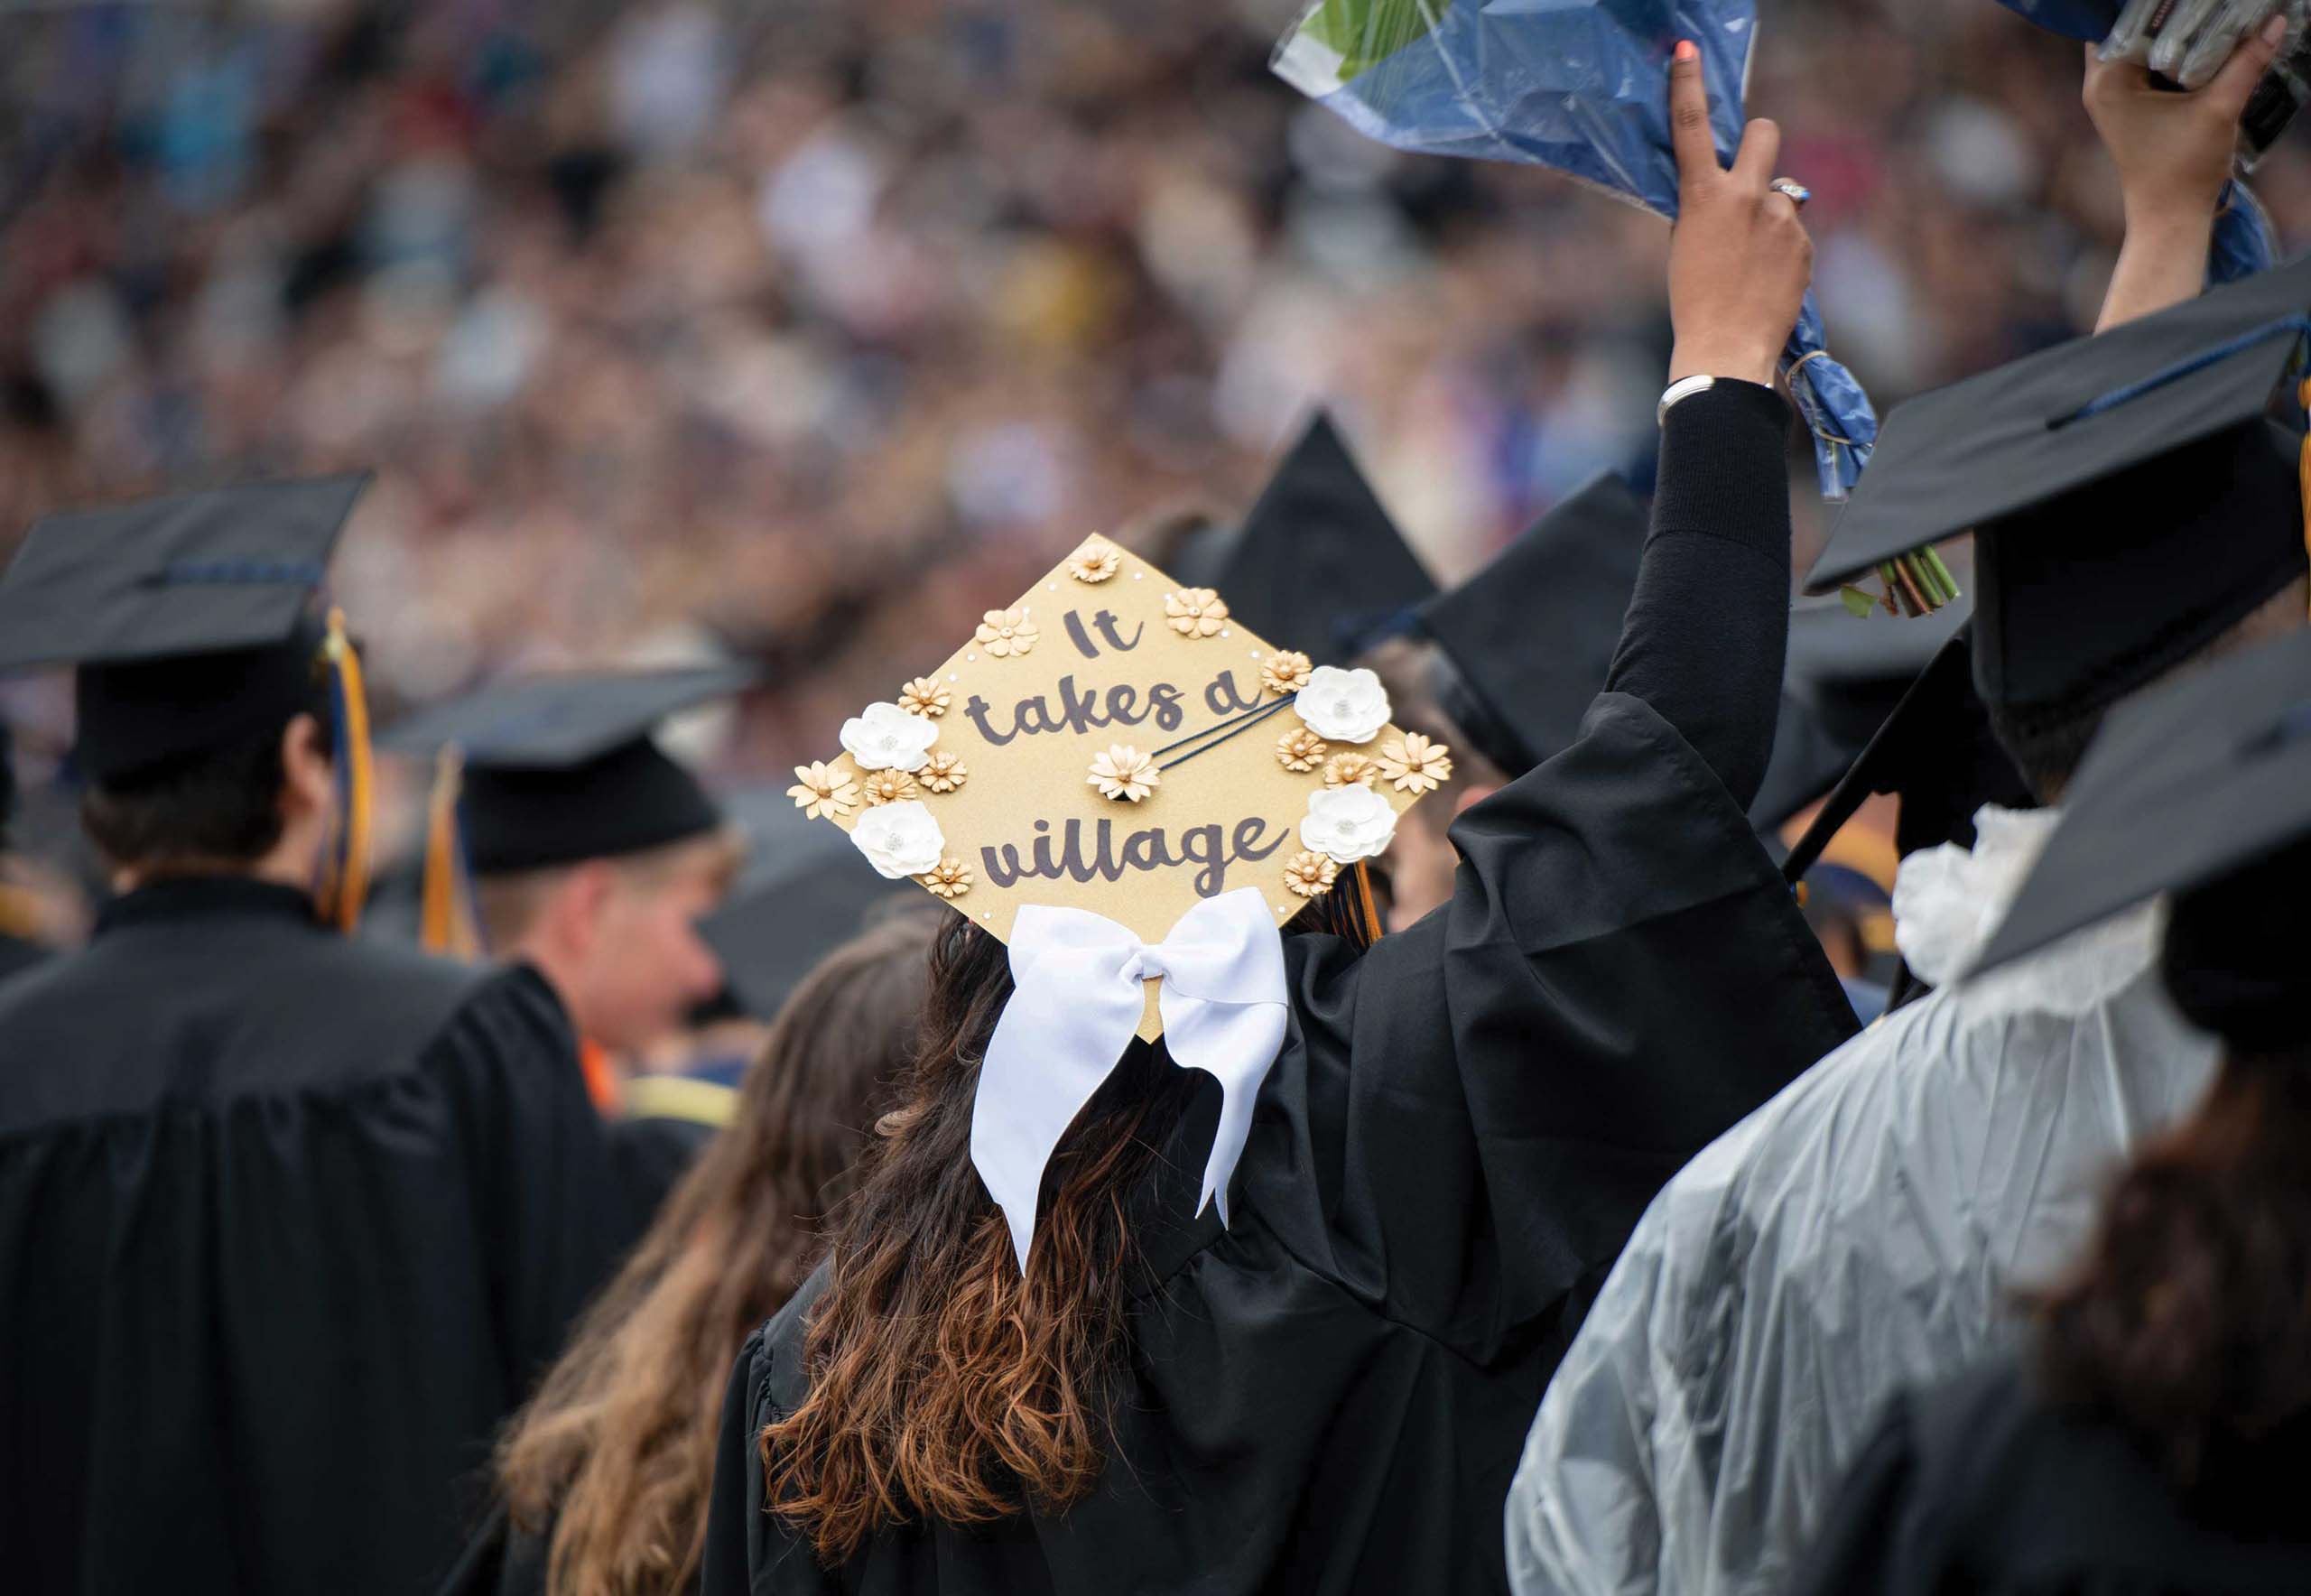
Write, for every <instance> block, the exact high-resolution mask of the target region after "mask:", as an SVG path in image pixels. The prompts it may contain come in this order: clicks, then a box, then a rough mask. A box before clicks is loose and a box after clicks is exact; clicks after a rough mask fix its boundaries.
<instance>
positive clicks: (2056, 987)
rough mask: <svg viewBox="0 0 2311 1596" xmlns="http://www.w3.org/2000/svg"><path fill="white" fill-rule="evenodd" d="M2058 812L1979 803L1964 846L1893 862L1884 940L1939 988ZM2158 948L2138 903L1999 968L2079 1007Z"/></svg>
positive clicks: (1976, 941) (1963, 962)
mask: <svg viewBox="0 0 2311 1596" xmlns="http://www.w3.org/2000/svg"><path fill="white" fill-rule="evenodd" d="M2061 820H2062V814H2061V812H2060V811H2059V810H2055V809H2038V810H2028V811H2024V810H2012V809H2001V808H1999V807H1998V806H1997V805H1995V804H1985V805H1984V806H1983V807H1982V809H1981V810H1979V811H1977V812H1975V815H1974V846H1973V848H1972V850H1968V849H1963V848H1960V847H1958V846H1957V845H1956V844H1954V843H1944V844H1943V845H1942V846H1941V847H1939V848H1928V849H1919V850H1918V851H1917V852H1916V853H1914V854H1912V855H1910V856H1909V858H1906V859H1904V860H1903V861H1902V863H1901V868H1900V869H1899V870H1898V872H1896V875H1895V877H1894V941H1895V943H1896V945H1897V946H1898V947H1899V948H1900V949H1901V951H1902V958H1903V959H1904V960H1905V961H1907V963H1908V965H1909V967H1910V969H1911V970H1914V971H1915V972H1916V973H1917V976H1918V978H1919V979H1922V980H1925V981H1926V982H1928V983H1929V984H1931V985H1933V986H1936V987H1944V986H1948V985H1950V984H1951V983H1952V982H1954V981H1955V980H1957V979H1960V978H1961V977H1963V975H1964V974H1965V972H1966V971H1967V970H1971V969H1972V967H1973V964H1974V961H1975V960H1977V959H1979V958H1980V957H1981V956H1982V951H1983V949H1984V948H1986V947H1987V946H1988V945H1989V942H1990V939H1991V935H1992V933H1995V932H1996V931H1997V930H1998V928H1999V925H2000V923H2001V922H2003V921H2004V919H2005V918H2006V911H2007V908H2008V906H2009V905H2011V904H2012V903H2013V901H2014V896H2015V894H2016V893H2018V892H2019V891H2020V890H2021V886H2022V881H2023V877H2026V876H2028V874H2029V871H2030V867H2031V866H2033V865H2034V864H2036V863H2037V859H2038V855H2039V853H2040V852H2041V851H2043V850H2044V849H2045V848H2046V840H2047V839H2048V838H2049V837H2051V836H2052V835H2053V834H2054V830H2055V827H2056V825H2058V824H2059V823H2060V822H2061ZM2157 951H2158V911H2157V909H2156V907H2155V905H2143V906H2141V907H2140V908H2138V909H2134V910H2130V911H2129V912H2128V913H2126V914H2121V915H2118V916H2117V917H2115V918H2113V919H2111V920H2109V921H2106V922H2104V923H2102V924H2100V925H2096V926H2092V927H2089V928H2088V929H2086V930H2084V931H2081V932H2078V933H2074V934H2073V935H2071V936H2067V937H2065V938H2064V939H2062V940H2061V941H2060V942H2056V943H2054V944H2053V945H2052V946H2050V947H2048V948H2046V950H2045V951H2042V952H2039V953H2036V954H2033V955H2032V956H2030V957H2029V958H2028V959H2022V960H2017V961H2016V962H2015V963H2014V964H2013V965H2011V966H2009V970H2012V971H2013V972H2014V973H2015V974H2017V975H2018V976H2019V977H2021V978H2022V979H2025V980H2026V981H2027V982H2028V985H2029V987H2030V988H2031V990H2032V995H2033V997H2035V998H2037V999H2042V1000H2045V1001H2046V1002H2048V1003H2051V1004H2053V1005H2055V1006H2056V1007H2065V1008H2068V1007H2084V1006H2088V1005H2092V1004H2095V1003H2099V1002H2102V1001H2103V1000H2105V999H2107V998H2108V997H2110V996H2111V994H2112V993H2113V992H2115V991H2116V990H2117V989H2118V988H2120V987H2121V986H2123V985H2124V984H2126V983H2127V982H2128V981H2130V980H2131V979H2134V978H2135V977H2136V976H2138V975H2139V974H2140V973H2141V972H2142V970H2144V968H2145V967H2147V966H2148V965H2149V962H2150V960H2151V959H2152V958H2153V957H2154V956H2155V954H2156V953H2157ZM2006 974H2007V970H1999V971H1994V972H1992V973H1991V975H1990V976H1989V977H1988V978H1986V980H1985V984H1986V985H1997V984H2002V981H2003V978H2004V977H2005V976H2006Z"/></svg>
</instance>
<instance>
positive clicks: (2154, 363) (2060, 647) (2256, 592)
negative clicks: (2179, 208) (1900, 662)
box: [1807, 260, 2311, 727]
mask: <svg viewBox="0 0 2311 1596" xmlns="http://www.w3.org/2000/svg"><path fill="white" fill-rule="evenodd" d="M2306 311H2311V260H2306V261H2299V262H2297V263H2295V264H2290V265H2287V266H2282V267H2280V268H2279V269H2277V270H2275V271H2272V272H2269V273H2266V274H2262V275H2260V276H2257V277H2251V278H2248V279H2246V280H2244V281H2242V282H2239V283H2232V284H2230V285H2228V286H2226V287H2223V288H2219V289H2216V290H2214V291H2213V292H2209V293H2207V294H2205V295H2204V296H2203V297H2201V298H2198V299H2195V300H2191V301H2188V302H2185V303H2183V304H2180V305H2176V306H2175V307H2173V308H2172V309H2170V310H2167V311H2161V312H2159V313H2158V315H2155V316H2150V317H2146V318H2144V319H2143V320H2139V321H2132V322H2129V323H2127V324H2126V325H2124V326H2122V327H2119V328H2116V329H2112V330H2111V331H2109V332H2105V333H2102V334H2099V335H2097V336H2095V337H2093V338H2086V339H2076V340H2074V341H2073V342H2071V343H2067V344H2064V345H2061V346H2059V347H2057V348H2052V349H2048V350H2046V351H2044V352H2042V353H2040V354H2037V355H2033V356H2030V357H2028V358H2026V359H2023V360H2019V361H2016V362H2014V363H2013V364H2011V365H2009V366H2006V367H2000V368H1999V369H1997V370H1995V371H1991V372H1987V373H1985V374H1983V375H1982V376H1978V377H1973V378H1971V379H1969V380H1967V381H1965V382H1962V383H1958V384H1956V385H1953V386H1951V387H1947V388H1944V389H1941V390H1939V391H1937V392H1935V393H1932V394H1926V395H1924V396H1922V397H1920V398H1917V399H1914V400H1912V401H1910V402H1909V403H1908V404H1904V405H1902V406H1901V407H1900V408H1898V409H1897V410H1896V411H1895V412H1894V413H1893V414H1892V415H1890V416H1889V417H1888V418H1887V421H1886V426H1885V430H1884V431H1883V433H1882V434H1881V435H1880V438H1879V446H1878V454H1877V458H1876V459H1875V461H1874V462H1873V463H1872V465H1871V467H1870V470H1869V472H1868V474H1867V475H1866V476H1865V477H1864V478H1862V481H1861V486H1860V487H1857V488H1856V489H1855V491H1854V495H1853V498H1852V502H1851V503H1849V504H1848V505H1847V506H1846V508H1845V511H1844V513H1843V514H1842V515H1840V517H1839V518H1838V523H1837V526H1836V529H1835V532H1834V534H1833V536H1832V538H1831V540H1830V543H1829V546H1828V547H1827V549H1825V550H1824V552H1823V554H1822V557H1821V559H1820V560H1819V561H1816V562H1815V564H1814V570H1813V572H1812V574H1811V575H1810V576H1809V578H1808V579H1807V585H1808V588H1809V589H1810V590H1814V591H1820V590H1824V589H1827V588H1830V587H1834V586H1835V585H1837V584H1838V583H1840V582H1843V581H1846V580H1851V579H1852V578H1854V577H1856V576H1860V575H1861V574H1863V573H1865V572H1868V571H1874V570H1877V569H1879V567H1880V566H1882V565H1883V564H1884V562H1886V561H1889V560H1890V559H1892V558H1893V557H1894V556H1895V555H1897V554H1898V553H1900V552H1903V551H1905V550H1910V549H1916V548H1918V547H1921V546H1923V545H1925V544H1927V543H1935V542H1937V541H1939V540H1941V539H1944V538H1949V537H1955V536H1957V535H1959V534H1962V533H1965V532H1967V531H1970V530H1971V531H1975V532H1977V533H1978V534H1980V535H1979V536H1978V538H1977V540H1976V545H1975V556H1974V566H1975V570H1974V601H1975V602H1974V627H1973V629H1974V641H1975V650H1974V675H1975V682H1976V685H1977V687H1978V688H1979V690H1980V691H1981V693H1982V698H1983V700H1984V701H1985V702H1988V703H1991V704H1994V705H1996V706H1997V707H1998V708H1999V709H2000V711H2001V712H2002V713H2004V714H2006V715H2007V716H2009V718H2010V719H2013V720H2014V721H2015V722H2016V723H2017V724H2019V725H2023V726H2026V727H2027V726H2028V725H2029V724H2031V723H2033V722H2038V723H2044V722H2047V721H2054V720H2059V719H2068V718H2073V717H2076V716H2079V715H2082V714H2084V713H2088V712H2091V711H2093V710H2098V709H2101V708H2103V707H2106V706H2108V705H2109V704H2111V703H2113V702H2115V701H2117V700H2119V699H2120V698H2122V697H2124V696H2125V695H2126V694H2127V693H2129V692H2130V691H2133V690H2134V689H2135V688H2137V687H2139V686H2141V685H2143V684H2144V683H2145V682H2149V681H2151V680H2153V679H2155V678H2156V677H2158V676H2159V675H2161V674H2163V673H2165V672H2166V671H2167V670H2168V669H2169V668H2171V667H2172V666H2173V665H2175V664H2176V663H2178V662H2180V661H2181V660H2183V659H2185V658H2186V657H2188V656H2189V655H2190V654H2193V653H2195V652H2196V651H2198V650H2199V649H2201V648H2204V646H2205V645H2207V644H2209V643H2211V642H2212V641H2214V639H2215V638H2216V637H2218V636H2221V635H2222V633H2223V632H2224V631H2225V630H2226V629H2228V628H2229V627H2230V626H2232V625H2234V624H2235V623H2236V622H2238V621H2239V620H2240V619H2241V618H2242V617H2245V616H2246V615H2248V614H2249V613H2251V611H2252V610H2254V609H2255V608H2258V607H2259V606H2260V605H2261V604H2262V603H2264V602H2265V601H2266V600H2268V599H2269V598H2271V597H2272V596H2273V595H2274V594H2275V593H2277V592H2278V591H2279V589H2280V588H2281V587H2283V586H2284V585H2285V584H2286V583H2287V582H2288V580H2293V579H2295V578H2299V577H2300V576H2302V575H2303V573H2304V571H2305V552H2304V541H2303V505H2302V480H2301V468H2300V458H2301V451H2302V441H2303V428H2302V421H2301V409H2300V404H2299V402H2298V400H2297V393H2296V386H2295V385H2296V382H2297V379H2298V378H2299V377H2300V376H2302V358H2301V350H2302V346H2303V342H2304V334H2305V331H2306V329H2311V316H2306Z"/></svg>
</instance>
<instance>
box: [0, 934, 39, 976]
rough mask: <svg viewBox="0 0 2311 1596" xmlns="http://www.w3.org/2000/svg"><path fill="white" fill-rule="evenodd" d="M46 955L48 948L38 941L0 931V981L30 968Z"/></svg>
mask: <svg viewBox="0 0 2311 1596" xmlns="http://www.w3.org/2000/svg"><path fill="white" fill-rule="evenodd" d="M47 957H48V950H47V949H46V948H43V947H42V946H41V945H40V944H39V943H38V942H28V941H26V940H25V939H24V938H23V937H20V936H11V935H9V934H8V933H6V932H0V981H5V980H6V979H8V978H9V977H10V976H12V975H19V974H22V973H23V971H25V970H30V969H31V968H32V966H33V965H35V964H38V963H40V962H41V961H42V960H45V959H46V958H47Z"/></svg>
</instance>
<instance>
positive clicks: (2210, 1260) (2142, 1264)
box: [2041, 843, 2311, 1483]
mask: <svg viewBox="0 0 2311 1596" xmlns="http://www.w3.org/2000/svg"><path fill="white" fill-rule="evenodd" d="M2306 905H2311V843H2297V844H2296V845H2295V846H2294V847H2292V848H2289V849H2281V850H2280V851H2279V853H2277V854H2275V855H2271V856H2268V857H2266V858H2263V859H2260V860H2259V861H2257V862H2256V863H2254V864H2252V865H2250V866H2248V867H2247V868H2244V869H2241V870H2238V871H2234V872H2233V873H2232V874H2230V875H2228V876H2226V877H2223V878H2222V879H2220V880H2217V881H2214V882H2212V883H2207V884H2204V885H2202V886H2198V887H2196V888H2195V889H2194V890H2192V891H2189V892H2186V893H2184V894H2182V895H2180V896H2179V897H2178V898H2177V900H2176V905H2175V910H2174V914H2173V915H2172V917H2171V919H2170V922H2169V923H2168V926H2167V935H2166V940H2165V946H2164V949H2163V951H2162V953H2161V964H2162V970H2161V973H2162V975H2163V976H2164V978H2165V980H2166V984H2167V990H2168V992H2169V993H2170V994H2171V995H2172V996H2173V997H2174V998H2175V1001H2176V1005H2177V1006H2178V1007H2180V1008H2181V1009H2182V1011H2183V1013H2184V1014H2185V1015H2186V1016H2188V1017H2189V1018H2190V1019H2191V1020H2192V1021H2193V1023H2195V1024H2196V1025H2201V1026H2203V1027H2204V1028H2205V1029H2207V1030H2210V1031H2212V1032H2214V1033H2215V1034H2216V1035H2220V1036H2221V1037H2222V1038H2223V1044H2224V1046H2225V1049H2226V1054H2225V1057H2224V1061H2223V1069H2222V1072H2221V1073H2220V1075H2219V1076H2218V1077H2217V1078H2216V1081H2215V1083H2214V1089H2213V1090H2211V1091H2210V1092H2209V1093H2208V1094H2207V1099H2206V1101H2205V1102H2204V1104H2203V1105H2202V1106H2201V1107H2200V1109H2199V1110H2198V1111H2197V1112H2196V1113H2195V1115H2193V1116H2192V1117H2191V1118H2190V1119H2188V1120H2187V1121H2186V1122H2185V1123H2184V1124H2183V1125H2181V1126H2180V1127H2177V1128H2176V1129H2175V1130H2174V1131H2172V1132H2170V1133H2169V1134H2168V1135H2167V1136H2166V1137H2163V1138H2161V1139H2160V1140H2158V1141H2157V1142H2155V1143H2153V1144H2152V1145H2151V1146H2149V1147H2147V1148H2145V1149H2144V1150H2143V1152H2142V1153H2141V1154H2140V1155H2139V1156H2138V1157H2137V1158H2136V1160H2135V1162H2134V1164H2133V1165H2132V1166H2131V1167H2130V1168H2129V1169H2128V1170H2127V1172H2126V1173H2125V1174H2124V1175H2122V1176H2121V1178H2120V1180H2119V1182H2118V1184H2117V1186H2116V1188H2115V1189H2114V1190H2113V1192H2111V1198H2110V1200H2109V1202H2107V1203H2106V1204H2105V1206H2104V1208H2103V1211H2102V1224H2101V1229H2100V1230H2099V1232H2098V1233H2097V1235H2096V1238H2095V1240H2094V1244H2093V1248H2091V1250H2090V1251H2089V1253H2088V1257H2087V1261H2086V1264H2085V1266H2084V1269H2083V1270H2082V1271H2081V1273H2080V1275H2079V1276H2078V1277H2077V1279H2075V1280H2074V1282H2072V1284H2071V1285H2068V1286H2067V1287H2065V1289H2064V1290H2062V1291H2059V1292H2056V1293H2055V1294H2051V1295H2050V1296H2048V1297H2047V1298H2046V1299H2045V1301H2044V1302H2043V1303H2042V1304H2041V1308H2042V1312H2043V1315H2044V1320H2045V1327H2046V1341H2045V1356H2046V1369H2047V1373H2048V1375H2049V1378H2050V1379H2051V1381H2052V1383H2053V1385H2054V1387H2055V1388H2056V1391H2057V1392H2058V1393H2060V1394H2062V1395H2064V1396H2067V1397H2069V1398H2070V1399H2072V1400H2074V1401H2076V1402H2079V1403H2082V1404H2084V1405H2086V1406H2093V1407H2096V1408H2099V1409H2101V1410H2102V1411H2105V1412H2108V1413H2111V1414H2112V1415H2116V1416H2117V1417H2118V1418H2119V1419H2120V1420H2121V1422H2122V1423H2124V1424H2127V1425H2128V1426H2129V1427H2130V1428H2131V1429H2133V1430H2134V1431H2135V1432H2136V1433H2138V1434H2141V1435H2143V1436H2144V1437H2145V1438H2146V1439H2147V1440H2148V1441H2149V1443H2151V1444H2152V1445H2153V1446H2154V1447H2155V1448H2156V1449H2157V1451H2158V1453H2159V1455H2160V1456H2161V1458H2162V1459H2163V1460H2164V1461H2165V1462H2166V1464H2167V1468H2168V1469H2169V1471H2171V1472H2172V1473H2173V1474H2174V1475H2176V1478H2178V1479H2179V1480H2183V1481H2184V1482H2186V1483H2189V1482H2192V1481H2194V1480H2197V1479H2198V1478H2199V1477H2200V1476H2201V1474H2202V1473H2203V1472H2204V1470H2205V1468H2206V1466H2207V1464H2208V1462H2209V1460H2210V1459H2213V1458H2219V1457H2221V1456H2223V1455H2224V1454H2225V1453H2228V1452H2237V1451H2238V1450H2240V1449H2241V1448H2251V1447H2252V1446H2253V1445H2254V1443H2257V1442H2258V1441H2260V1440H2261V1439H2262V1438H2263V1437H2264V1436H2266V1435H2268V1434H2269V1433H2270V1432H2271V1431H2272V1430H2274V1429H2276V1428H2277V1427H2278V1426H2279V1425H2281V1424H2287V1423H2288V1422H2289V1421H2291V1420H2296V1419H2298V1418H2302V1417H2305V1416H2306V1415H2311V1006H2306V1004H2305V1002H2304V996H2305V993H2304V980H2303V977H2302V974H2301V964H2302V959H2303V951H2304V948H2305V947H2306V945H2311V926H2307V925H2306V920H2311V907H2306Z"/></svg>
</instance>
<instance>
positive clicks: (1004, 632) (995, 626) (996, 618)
mask: <svg viewBox="0 0 2311 1596" xmlns="http://www.w3.org/2000/svg"><path fill="white" fill-rule="evenodd" d="M971 636H973V637H975V638H977V639H978V640H979V646H980V647H981V648H984V649H985V650H987V652H988V653H989V654H993V655H994V656H995V657H996V658H997V659H1002V658H1004V657H1005V656H1007V655H1008V654H1026V653H1029V652H1031V651H1032V650H1033V649H1034V648H1035V638H1036V637H1037V636H1039V634H1038V633H1037V632H1036V631H1035V622H1033V621H1031V620H1029V619H1028V618H1027V612H1026V610H1024V609H990V610H988V612H987V614H986V616H985V617H983V618H982V619H981V620H980V621H979V630H978V631H976V632H973V633H972V634H971Z"/></svg>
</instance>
